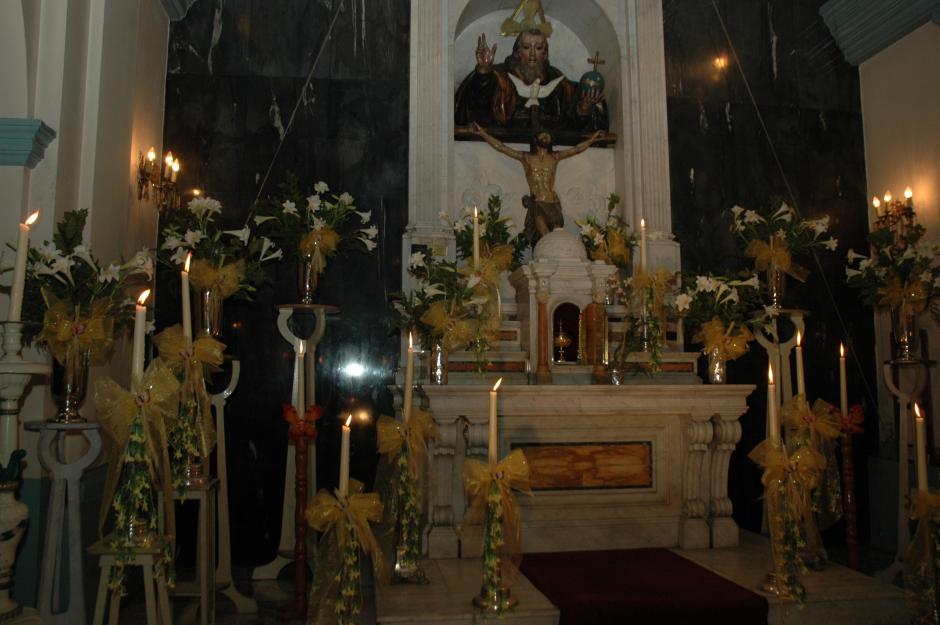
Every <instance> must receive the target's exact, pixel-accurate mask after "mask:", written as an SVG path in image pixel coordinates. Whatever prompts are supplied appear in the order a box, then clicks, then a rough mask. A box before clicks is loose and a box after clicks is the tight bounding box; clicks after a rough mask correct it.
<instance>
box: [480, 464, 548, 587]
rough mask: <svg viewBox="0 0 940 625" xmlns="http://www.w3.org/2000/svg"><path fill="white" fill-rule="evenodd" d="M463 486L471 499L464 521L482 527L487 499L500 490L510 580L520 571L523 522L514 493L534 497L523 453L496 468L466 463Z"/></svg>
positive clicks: (506, 569)
mask: <svg viewBox="0 0 940 625" xmlns="http://www.w3.org/2000/svg"><path fill="white" fill-rule="evenodd" d="M463 483H464V490H465V491H466V493H467V496H468V497H469V498H470V508H469V509H468V510H467V513H466V515H465V520H466V522H469V523H471V524H476V523H482V521H483V519H484V517H485V516H486V506H487V495H488V494H489V492H490V489H491V487H492V486H493V485H494V484H495V485H496V486H497V487H498V488H499V493H500V499H501V501H502V506H503V532H502V536H503V545H502V547H501V548H500V550H501V551H502V553H503V555H504V556H505V557H504V558H502V560H503V563H504V568H505V570H504V571H503V574H504V576H506V577H505V579H509V577H508V576H512V575H514V574H515V571H516V570H517V569H518V568H519V562H520V556H521V553H522V520H521V518H520V515H519V504H518V503H517V502H516V497H515V495H513V492H512V491H513V490H514V489H515V490H518V491H521V492H523V493H526V494H531V493H532V487H531V484H530V482H529V462H528V460H526V457H525V454H524V453H523V452H522V450H521V449H514V450H513V451H511V452H510V453H509V455H508V456H506V457H505V458H503V459H502V460H500V461H499V462H498V463H497V464H495V465H490V464H487V463H483V462H480V461H479V460H472V459H471V460H467V461H466V462H464V465H463Z"/></svg>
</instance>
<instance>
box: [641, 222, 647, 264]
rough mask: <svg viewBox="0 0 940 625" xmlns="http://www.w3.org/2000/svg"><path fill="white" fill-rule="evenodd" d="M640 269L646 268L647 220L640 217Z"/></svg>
mask: <svg viewBox="0 0 940 625" xmlns="http://www.w3.org/2000/svg"><path fill="white" fill-rule="evenodd" d="M640 269H644V270H645V269H646V220H645V219H643V218H640Z"/></svg>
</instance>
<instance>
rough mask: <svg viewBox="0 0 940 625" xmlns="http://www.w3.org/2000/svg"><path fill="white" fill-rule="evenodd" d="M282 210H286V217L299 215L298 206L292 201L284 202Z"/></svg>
mask: <svg viewBox="0 0 940 625" xmlns="http://www.w3.org/2000/svg"><path fill="white" fill-rule="evenodd" d="M281 208H283V209H284V214H285V215H296V214H297V205H296V204H294V203H293V202H291V201H290V200H284V203H283V204H281Z"/></svg>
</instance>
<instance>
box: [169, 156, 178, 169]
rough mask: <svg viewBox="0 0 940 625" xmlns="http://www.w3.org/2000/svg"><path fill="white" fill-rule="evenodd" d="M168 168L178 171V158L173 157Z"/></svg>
mask: <svg viewBox="0 0 940 625" xmlns="http://www.w3.org/2000/svg"><path fill="white" fill-rule="evenodd" d="M170 168H171V169H172V170H173V171H175V172H178V171H179V170H180V160H179V159H178V158H174V159H173V164H172V165H171V166H170Z"/></svg>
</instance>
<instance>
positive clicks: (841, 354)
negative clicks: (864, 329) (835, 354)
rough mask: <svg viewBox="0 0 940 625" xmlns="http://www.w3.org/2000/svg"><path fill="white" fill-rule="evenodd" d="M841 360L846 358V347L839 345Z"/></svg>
mask: <svg viewBox="0 0 940 625" xmlns="http://www.w3.org/2000/svg"><path fill="white" fill-rule="evenodd" d="M839 358H845V345H843V344H842V343H839Z"/></svg>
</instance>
